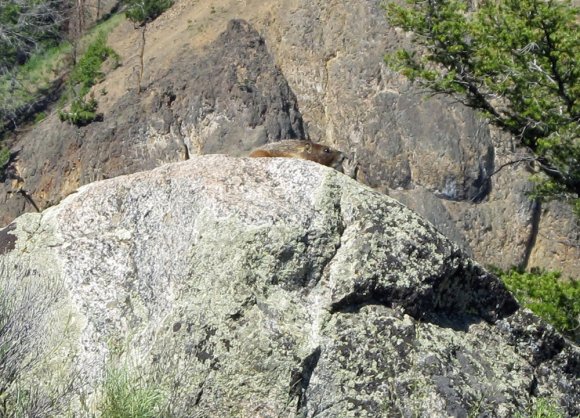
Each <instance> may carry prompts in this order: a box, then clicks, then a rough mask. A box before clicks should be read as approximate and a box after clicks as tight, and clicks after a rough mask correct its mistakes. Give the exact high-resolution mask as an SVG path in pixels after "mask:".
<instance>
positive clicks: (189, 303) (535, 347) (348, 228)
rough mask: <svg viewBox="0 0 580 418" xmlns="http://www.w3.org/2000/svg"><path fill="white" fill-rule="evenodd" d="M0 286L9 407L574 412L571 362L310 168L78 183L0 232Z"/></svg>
mask: <svg viewBox="0 0 580 418" xmlns="http://www.w3.org/2000/svg"><path fill="white" fill-rule="evenodd" d="M0 286H1V288H2V289H5V291H4V292H3V293H2V298H4V299H2V298H0V302H1V301H2V300H6V298H8V299H10V300H13V301H15V302H16V303H15V304H13V305H10V306H16V307H17V308H18V307H20V308H18V309H16V308H15V309H13V310H15V311H16V312H18V315H15V316H14V318H15V320H14V321H12V324H13V326H12V328H9V331H10V329H12V330H13V331H14V332H8V333H6V332H4V333H2V332H0V338H1V339H2V340H1V341H0V343H2V346H3V347H5V345H4V344H8V345H7V347H15V349H16V351H15V352H16V354H15V355H12V357H10V362H9V363H6V362H4V364H9V365H10V370H12V371H13V372H14V373H4V372H2V373H0V379H2V383H3V384H4V386H2V387H6V388H7V390H5V391H4V393H3V396H4V398H3V399H7V401H5V403H4V405H12V406H14V399H15V398H14V397H15V396H16V394H17V391H20V392H18V393H20V394H21V393H22V391H25V393H32V394H34V399H36V400H38V401H35V402H30V403H26V402H21V403H20V408H25V407H26V408H29V410H28V413H30V410H32V411H33V412H38V411H39V410H42V411H43V412H44V413H45V416H60V415H63V416H64V415H66V414H69V415H67V416H70V413H73V414H75V416H93V415H91V414H95V415H97V416H98V415H99V414H100V412H101V411H102V408H103V405H104V402H105V400H106V399H107V394H106V393H107V391H106V390H105V388H106V387H107V381H108V376H109V375H110V373H109V371H110V370H129V371H130V374H131V375H132V376H138V379H137V380H136V382H137V383H139V384H140V385H142V386H143V387H147V388H155V389H156V390H157V391H158V393H160V394H162V398H163V404H164V405H165V407H164V411H163V412H164V413H166V414H168V415H169V416H177V417H181V416H193V417H258V416H259V417H273V416H284V417H315V416H316V417H347V416H366V417H379V416H384V417H396V416H405V417H412V416H424V417H433V416H441V417H443V416H457V417H467V416H474V414H476V416H499V417H509V416H513V414H514V413H515V412H516V411H526V410H527V409H528V408H529V406H530V404H531V403H532V402H533V400H534V399H535V397H537V396H542V397H546V396H547V397H549V398H550V400H551V401H552V402H554V403H556V404H559V405H561V407H562V408H564V410H565V411H566V412H567V413H568V414H569V415H570V416H573V415H575V414H578V413H579V412H580V410H579V409H578V405H580V399H579V398H580V396H579V393H580V392H579V387H578V379H577V378H578V371H579V370H578V368H579V366H578V365H579V361H578V360H579V352H578V349H577V348H575V347H574V346H572V345H571V344H570V343H569V342H567V341H566V340H565V339H564V338H562V337H561V336H560V335H558V334H557V333H555V332H554V331H553V329H552V328H551V327H549V326H547V325H546V324H544V323H542V322H541V321H539V320H538V319H537V318H536V317H535V316H533V315H531V314H530V313H526V312H523V311H522V310H521V309H519V308H518V305H517V303H516V301H515V300H514V299H513V297H512V296H511V295H510V294H509V293H508V292H507V291H506V289H505V288H504V287H503V286H502V285H501V283H500V282H499V281H498V280H497V279H496V278H495V277H494V276H492V275H490V274H489V273H487V272H485V271H484V270H483V269H482V268H481V267H479V265H477V264H476V263H474V262H473V261H471V260H470V259H469V258H468V257H467V256H465V255H464V254H463V253H462V252H461V251H460V250H459V249H458V247H457V246H456V245H455V244H453V243H451V241H449V240H448V239H446V238H445V237H443V236H442V235H441V234H440V233H438V232H437V231H436V230H435V228H434V227H433V226H432V225H431V224H429V223H428V222H426V221H425V220H423V219H422V218H421V217H419V216H418V215H416V214H414V213H413V212H411V211H410V210H409V209H407V208H406V207H404V206H403V205H401V204H400V203H398V202H396V201H395V200H393V199H391V198H389V197H386V196H383V195H381V194H380V193H377V192H375V191H372V190H371V189H369V188H367V187H365V186H362V185H360V184H359V183H357V182H355V181H353V180H352V179H350V178H348V177H347V176H344V175H342V174H340V173H338V172H336V171H334V170H332V169H329V168H327V167H323V166H321V165H317V164H315V163H312V162H308V161H299V160H291V159H248V158H232V157H225V156H219V155H216V156H205V157H195V158H193V159H191V160H190V161H187V162H182V163H175V164H171V165H165V166H163V167H160V168H157V169H155V170H153V171H150V172H143V173H138V174H134V175H130V176H122V177H117V178H115V179H111V180H106V181H101V182H97V183H93V184H91V185H87V186H84V187H82V188H81V189H80V190H79V191H78V192H77V193H75V194H73V195H71V196H69V197H67V198H66V199H65V200H64V201H63V202H61V203H60V204H59V205H58V206H55V207H53V208H50V209H48V210H46V211H45V212H43V213H41V214H27V215H24V216H22V217H20V218H18V219H17V220H16V221H15V222H14V223H13V224H11V225H10V226H9V227H7V228H5V229H3V230H0ZM17 331H18V332H17ZM12 352H14V350H13V351H12ZM4 370H8V369H4ZM127 373H129V372H127ZM137 383H135V384H137ZM135 390H136V389H135ZM26 391H29V392H26ZM20 399H22V398H20ZM6 402H7V403H6ZM11 402H12V403H11ZM35 408H36V409H35ZM42 408H44V409H42ZM47 411H49V413H47ZM25 412H26V411H25ZM159 413H161V411H159ZM41 416H42V415H41Z"/></svg>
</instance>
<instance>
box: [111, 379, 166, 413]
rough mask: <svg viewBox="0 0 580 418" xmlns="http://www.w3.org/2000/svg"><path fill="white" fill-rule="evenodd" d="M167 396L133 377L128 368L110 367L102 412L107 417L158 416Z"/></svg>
mask: <svg viewBox="0 0 580 418" xmlns="http://www.w3.org/2000/svg"><path fill="white" fill-rule="evenodd" d="M164 401H165V396H164V395H163V393H162V392H161V391H160V390H158V389H157V388H155V387H153V386H151V385H146V384H144V383H143V382H140V381H139V379H136V378H133V377H132V376H131V374H130V373H129V371H128V370H126V369H123V368H121V369H110V370H109V371H108V372H107V377H106V379H105V383H104V387H103V400H102V403H101V408H100V410H101V414H102V416H103V417H107V418H157V417H159V416H160V409H161V408H162V406H163V404H164Z"/></svg>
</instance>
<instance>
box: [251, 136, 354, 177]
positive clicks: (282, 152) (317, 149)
mask: <svg viewBox="0 0 580 418" xmlns="http://www.w3.org/2000/svg"><path fill="white" fill-rule="evenodd" d="M250 157H252V158H259V157H285V158H299V159H301V160H310V161H314V162H317V163H318V164H322V165H325V166H328V167H332V168H334V169H335V170H338V171H342V162H343V161H344V159H345V156H344V154H343V153H342V152H340V151H338V150H335V149H334V148H331V147H329V146H326V145H322V144H316V143H314V142H312V141H307V140H297V139H287V140H284V141H278V142H272V143H269V144H266V145H264V146H262V147H260V148H257V149H255V150H254V151H252V152H251V153H250Z"/></svg>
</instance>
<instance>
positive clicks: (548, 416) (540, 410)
mask: <svg viewBox="0 0 580 418" xmlns="http://www.w3.org/2000/svg"><path fill="white" fill-rule="evenodd" d="M564 416H565V414H564V412H562V410H561V409H560V407H558V405H557V404H556V403H555V402H551V401H550V400H548V399H546V398H538V400H537V401H536V402H535V403H534V406H533V407H532V408H531V411H530V412H529V413H522V412H516V414H515V415H514V417H515V418H563V417H564Z"/></svg>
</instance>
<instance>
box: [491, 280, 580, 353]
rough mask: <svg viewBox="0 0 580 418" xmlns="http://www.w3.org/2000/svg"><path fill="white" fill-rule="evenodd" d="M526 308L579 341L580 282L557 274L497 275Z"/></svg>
mask: <svg viewBox="0 0 580 418" xmlns="http://www.w3.org/2000/svg"><path fill="white" fill-rule="evenodd" d="M497 273H498V275H499V276H500V277H501V279H502V280H503V282H504V283H505V285H506V286H507V287H508V289H509V290H510V291H511V292H512V293H513V294H514V295H515V297H516V298H517V299H518V300H519V301H520V303H521V304H523V305H524V306H525V307H527V308H529V309H530V310H532V312H534V313H535V314H536V315H538V316H540V317H541V318H543V319H544V320H546V321H547V322H549V323H550V324H552V325H553V326H554V327H555V328H556V329H557V330H558V331H560V332H562V333H563V334H566V335H567V336H568V337H570V338H571V339H572V340H574V341H575V342H576V343H578V342H580V323H579V321H580V283H579V282H578V281H577V280H569V281H565V280H562V279H561V277H560V276H561V275H560V273H558V272H550V271H532V272H530V273H527V272H519V271H517V270H510V271H507V272H501V271H499V272H497Z"/></svg>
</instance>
